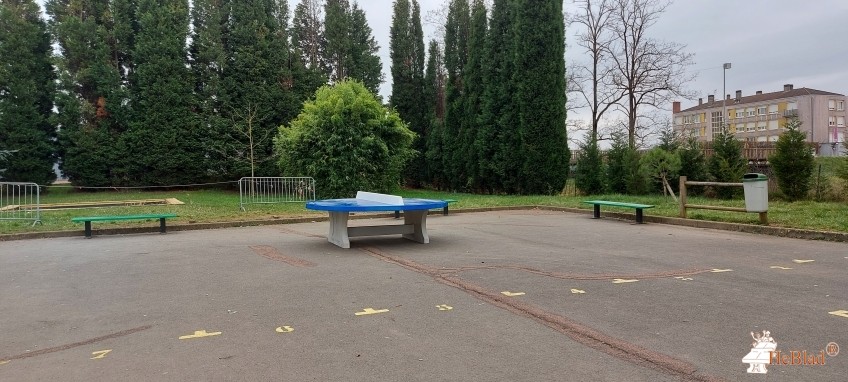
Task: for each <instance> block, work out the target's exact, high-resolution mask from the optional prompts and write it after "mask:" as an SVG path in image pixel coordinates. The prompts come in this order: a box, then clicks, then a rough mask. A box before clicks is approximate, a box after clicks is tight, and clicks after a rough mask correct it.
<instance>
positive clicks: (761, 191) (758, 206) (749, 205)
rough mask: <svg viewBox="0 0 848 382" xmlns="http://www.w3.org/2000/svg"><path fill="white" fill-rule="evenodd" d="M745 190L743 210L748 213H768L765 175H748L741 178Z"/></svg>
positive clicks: (753, 173)
mask: <svg viewBox="0 0 848 382" xmlns="http://www.w3.org/2000/svg"><path fill="white" fill-rule="evenodd" d="M742 187H743V188H744V189H745V209H746V210H748V212H767V211H768V177H767V176H765V174H759V173H755V172H752V173H748V174H745V175H743V176H742Z"/></svg>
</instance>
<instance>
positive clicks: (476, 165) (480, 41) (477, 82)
mask: <svg viewBox="0 0 848 382" xmlns="http://www.w3.org/2000/svg"><path fill="white" fill-rule="evenodd" d="M487 28H488V25H487V21H486V6H485V5H484V4H483V0H474V5H473V7H472V9H471V27H470V29H469V34H468V62H467V63H466V64H465V70H464V76H463V77H462V81H463V82H464V83H463V88H464V89H465V95H464V97H465V100H464V103H463V107H464V108H465V111H464V113H463V118H462V128H461V131H462V136H461V137H460V147H462V148H463V149H464V151H465V152H464V154H463V157H464V158H465V173H466V174H468V177H469V178H470V179H469V181H468V183H469V186H470V187H471V188H472V190H474V191H476V192H480V191H481V190H482V189H483V188H486V187H485V183H484V181H483V179H482V178H481V176H480V175H481V174H480V167H481V166H480V162H481V160H483V157H482V155H481V154H482V153H481V151H482V147H480V146H478V142H479V139H478V135H480V136H481V137H482V132H481V131H480V126H481V117H482V111H483V106H482V104H483V92H484V86H482V85H483V83H484V80H483V76H484V68H483V59H484V55H485V54H486V51H485V49H486V30H487Z"/></svg>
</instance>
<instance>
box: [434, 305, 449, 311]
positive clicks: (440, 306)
mask: <svg viewBox="0 0 848 382" xmlns="http://www.w3.org/2000/svg"><path fill="white" fill-rule="evenodd" d="M436 309H438V310H451V309H453V307H452V306H450V305H436Z"/></svg>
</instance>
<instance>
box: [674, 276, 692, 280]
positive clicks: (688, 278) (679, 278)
mask: <svg viewBox="0 0 848 382" xmlns="http://www.w3.org/2000/svg"><path fill="white" fill-rule="evenodd" d="M675 278H676V279H678V280H683V281H692V280H694V279H693V278H691V277H683V276H677V277H675Z"/></svg>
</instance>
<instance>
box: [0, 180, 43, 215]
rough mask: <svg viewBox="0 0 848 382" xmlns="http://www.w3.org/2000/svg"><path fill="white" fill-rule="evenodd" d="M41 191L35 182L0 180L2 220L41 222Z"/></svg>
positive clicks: (0, 212)
mask: <svg viewBox="0 0 848 382" xmlns="http://www.w3.org/2000/svg"><path fill="white" fill-rule="evenodd" d="M40 192H41V190H40V188H39V187H38V185H37V184H35V183H18V182H0V220H32V221H33V222H32V225H36V224H38V223H41V193H40Z"/></svg>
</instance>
